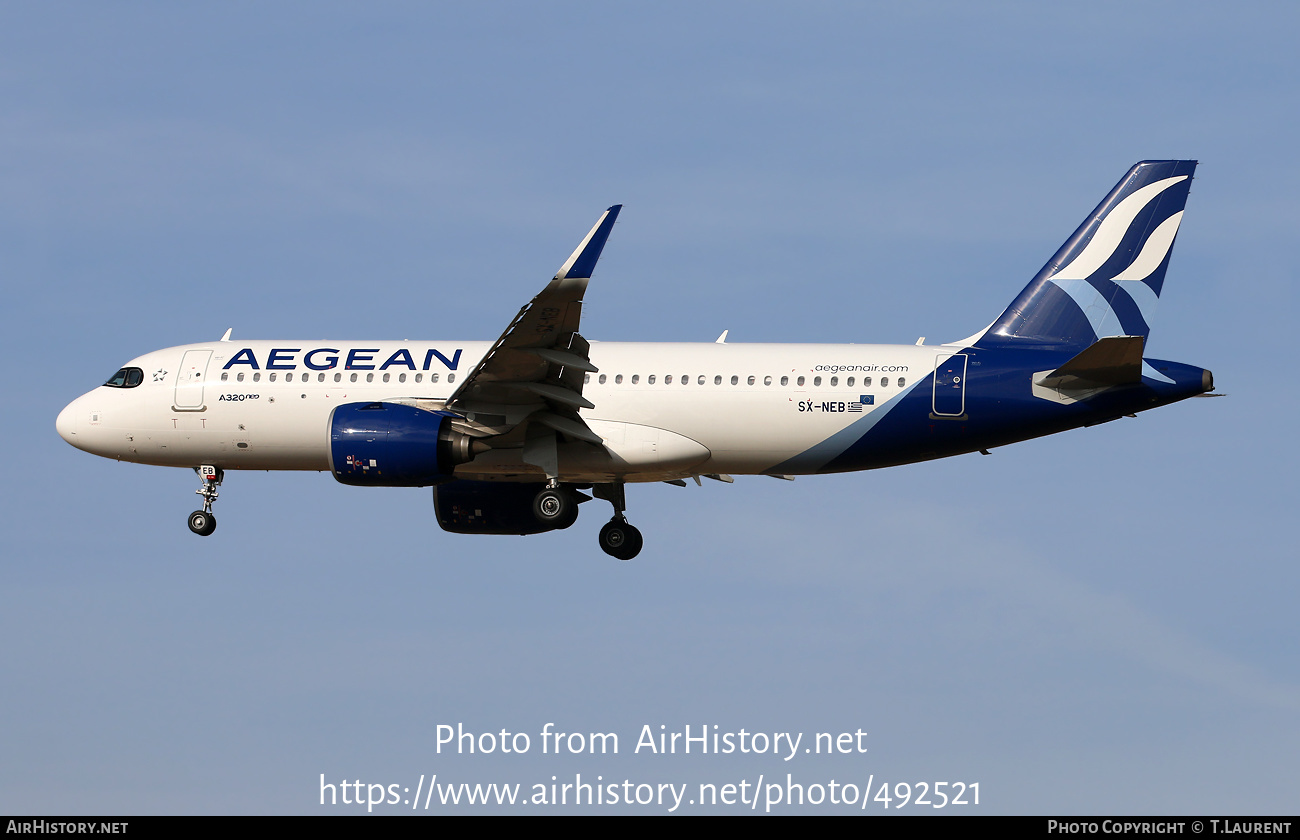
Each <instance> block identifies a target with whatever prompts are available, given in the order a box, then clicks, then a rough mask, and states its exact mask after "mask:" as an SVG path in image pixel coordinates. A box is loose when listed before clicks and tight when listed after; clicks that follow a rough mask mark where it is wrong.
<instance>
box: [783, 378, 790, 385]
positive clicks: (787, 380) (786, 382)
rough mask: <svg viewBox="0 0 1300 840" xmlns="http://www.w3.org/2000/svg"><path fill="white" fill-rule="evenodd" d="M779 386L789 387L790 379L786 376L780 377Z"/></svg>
mask: <svg viewBox="0 0 1300 840" xmlns="http://www.w3.org/2000/svg"><path fill="white" fill-rule="evenodd" d="M781 384H782V385H789V384H790V377H788V376H782V377H781Z"/></svg>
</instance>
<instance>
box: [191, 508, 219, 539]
mask: <svg viewBox="0 0 1300 840" xmlns="http://www.w3.org/2000/svg"><path fill="white" fill-rule="evenodd" d="M190 530H191V531H193V532H194V533H196V534H198V535H199V536H200V537H207V536H211V534H212V532H213V531H215V530H217V518H216V517H215V516H213V515H212V514H211V513H208V512H207V511H203V510H196V511H194V512H193V513H191V514H190Z"/></svg>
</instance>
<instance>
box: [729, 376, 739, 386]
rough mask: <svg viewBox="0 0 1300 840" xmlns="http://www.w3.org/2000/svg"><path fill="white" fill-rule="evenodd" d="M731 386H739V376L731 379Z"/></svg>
mask: <svg viewBox="0 0 1300 840" xmlns="http://www.w3.org/2000/svg"><path fill="white" fill-rule="evenodd" d="M731 384H732V385H739V384H740V377H739V376H733V377H731Z"/></svg>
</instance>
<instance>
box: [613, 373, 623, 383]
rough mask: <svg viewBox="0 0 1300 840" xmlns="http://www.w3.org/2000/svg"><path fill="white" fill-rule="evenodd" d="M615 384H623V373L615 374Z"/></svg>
mask: <svg viewBox="0 0 1300 840" xmlns="http://www.w3.org/2000/svg"><path fill="white" fill-rule="evenodd" d="M614 384H615V385H622V384H623V374H621V373H620V374H619V375H618V376H615V377H614Z"/></svg>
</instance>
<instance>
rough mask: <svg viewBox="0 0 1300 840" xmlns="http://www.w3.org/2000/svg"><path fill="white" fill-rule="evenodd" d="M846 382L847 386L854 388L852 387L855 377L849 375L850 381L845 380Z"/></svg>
mask: <svg viewBox="0 0 1300 840" xmlns="http://www.w3.org/2000/svg"><path fill="white" fill-rule="evenodd" d="M844 384H845V385H847V386H849V387H850V388H852V387H853V377H852V376H850V377H849V381H848V382H845V383H844Z"/></svg>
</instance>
